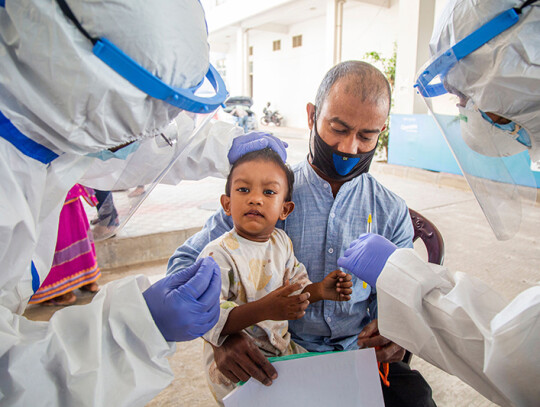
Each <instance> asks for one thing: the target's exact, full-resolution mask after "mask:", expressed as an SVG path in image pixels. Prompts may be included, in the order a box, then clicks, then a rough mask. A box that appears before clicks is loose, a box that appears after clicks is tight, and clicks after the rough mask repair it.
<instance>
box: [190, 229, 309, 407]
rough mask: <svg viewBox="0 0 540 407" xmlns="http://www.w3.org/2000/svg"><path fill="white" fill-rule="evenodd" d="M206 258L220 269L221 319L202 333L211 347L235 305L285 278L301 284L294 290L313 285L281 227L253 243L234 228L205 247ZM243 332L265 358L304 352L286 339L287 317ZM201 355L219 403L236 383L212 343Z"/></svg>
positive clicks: (220, 337) (255, 297) (253, 298)
mask: <svg viewBox="0 0 540 407" xmlns="http://www.w3.org/2000/svg"><path fill="white" fill-rule="evenodd" d="M207 256H211V257H212V258H214V260H215V261H216V262H217V263H218V265H219V266H220V268H221V299H220V301H221V313H220V317H219V321H218V322H217V324H216V325H215V326H214V328H212V329H211V330H210V331H209V332H207V333H206V334H205V335H204V336H203V338H204V339H205V340H207V341H208V342H210V343H212V344H213V345H214V346H220V345H221V344H222V343H223V341H224V340H225V339H226V336H223V335H221V331H222V329H223V327H224V326H225V323H226V322H227V318H228V316H229V313H230V312H231V310H232V309H234V308H235V307H237V306H239V305H242V304H246V303H250V302H254V301H257V300H259V299H261V298H262V297H264V296H266V295H267V294H269V293H270V292H272V291H274V290H276V289H277V288H280V287H282V286H283V284H284V283H285V282H286V281H289V282H290V283H291V284H294V283H300V285H301V286H302V288H301V289H300V290H299V291H298V292H297V293H299V292H301V291H302V290H303V288H304V287H305V286H306V285H308V284H310V283H311V282H310V281H309V278H308V275H307V272H306V269H305V267H304V266H303V264H301V263H299V262H298V260H296V257H295V256H294V252H293V247H292V243H291V240H290V239H289V237H288V236H287V235H286V234H285V232H284V231H283V230H279V229H276V230H274V232H273V233H272V235H271V236H270V239H269V240H268V241H266V242H253V241H250V240H247V239H244V238H243V237H241V236H239V235H238V233H236V231H235V230H234V229H233V230H231V231H230V232H227V233H225V234H224V235H222V236H221V237H219V238H218V239H216V240H214V241H213V242H210V243H209V244H208V245H207V246H206V247H205V249H204V250H203V251H202V253H201V257H207ZM295 294H296V293H295ZM244 331H245V332H246V333H247V334H248V335H250V336H251V337H252V338H253V340H254V342H255V344H256V345H257V346H258V347H259V349H261V351H262V352H263V354H264V355H265V356H267V357H269V356H283V355H290V354H293V353H303V352H305V349H303V348H302V347H300V346H297V345H296V344H295V343H294V342H292V341H291V340H290V334H289V332H288V322H287V321H261V322H259V323H258V324H256V325H253V326H250V327H248V328H246V329H245V330H244ZM204 353H205V360H206V361H207V365H206V370H207V380H208V383H209V385H210V388H211V390H212V392H213V394H214V396H215V397H216V399H217V400H218V401H219V400H221V399H222V398H223V397H224V396H225V395H226V394H228V393H229V392H230V391H231V390H232V389H233V388H234V385H233V384H232V383H231V382H230V381H229V380H227V378H225V377H224V376H223V375H222V374H221V373H220V372H219V370H217V368H216V366H215V363H214V357H213V350H212V347H211V346H209V345H208V344H205V347H204Z"/></svg>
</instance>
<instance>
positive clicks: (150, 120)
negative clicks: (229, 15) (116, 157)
mask: <svg viewBox="0 0 540 407" xmlns="http://www.w3.org/2000/svg"><path fill="white" fill-rule="evenodd" d="M68 4H69V7H70V8H71V10H72V11H73V14H74V15H75V17H76V18H77V20H78V21H79V22H80V23H81V25H82V26H83V27H84V29H85V30H86V31H87V32H88V33H89V34H90V35H92V36H95V37H100V38H106V39H108V40H109V41H111V42H113V43H114V44H115V45H116V46H118V47H119V48H120V49H121V50H122V51H123V52H125V53H126V54H127V55H129V56H130V57H131V58H133V59H134V60H135V61H137V62H138V63H139V64H140V65H141V66H142V67H144V68H145V69H147V70H148V71H149V72H150V73H152V74H154V75H156V76H157V77H159V78H161V79H162V80H163V81H164V82H166V83H168V84H170V85H171V86H174V87H180V88H188V87H191V86H194V85H196V84H198V83H199V82H200V81H201V80H202V79H203V77H204V75H205V73H206V72H207V70H208V66H209V61H208V43H207V32H206V29H205V27H206V24H205V21H204V12H203V9H202V6H201V5H200V3H199V2H198V1H170V0H155V1H142V0H117V1H114V2H107V1H96V0H94V1H91V0H83V1H77V2H74V1H68ZM15 44H16V46H14V45H15ZM0 72H2V74H1V75H0V111H1V112H2V113H3V114H4V115H5V116H6V117H7V118H8V119H9V120H10V121H11V122H12V123H13V125H15V127H17V128H18V129H19V130H20V131H21V132H22V133H23V134H25V135H27V136H28V137H30V138H32V139H33V140H35V141H37V142H38V143H40V144H42V145H44V146H45V147H47V148H49V149H51V150H53V151H54V152H56V153H58V154H60V153H62V152H70V153H76V154H87V153H92V152H98V151H101V150H103V149H106V148H111V147H115V146H119V145H122V144H125V143H127V142H129V141H132V140H139V139H144V138H147V137H151V136H155V135H156V134H160V133H162V132H163V131H164V129H165V128H166V127H167V126H168V125H169V124H170V123H171V121H172V120H173V119H174V118H175V117H176V116H177V115H178V113H179V112H180V109H178V108H176V107H174V106H171V105H169V104H167V103H166V102H164V101H162V100H158V99H154V98H152V97H150V96H148V95H147V94H146V93H144V92H142V91H140V90H139V89H138V88H136V87H135V86H133V85H132V84H131V83H129V82H128V81H127V80H126V79H124V78H123V77H122V76H120V75H118V74H117V73H116V72H115V71H113V70H112V69H111V68H110V67H109V66H107V65H106V64H105V63H104V62H102V61H101V60H100V59H99V58H97V57H96V56H95V55H94V54H93V53H92V43H91V42H90V41H89V40H88V39H87V38H86V37H84V36H83V35H82V34H81V33H80V32H79V30H78V29H77V28H76V27H75V26H74V25H73V23H72V22H71V21H69V20H68V19H67V18H66V17H65V15H64V14H63V12H62V11H61V9H60V8H59V6H58V5H57V3H56V2H55V1H49V2H43V1H40V0H13V1H10V0H7V1H6V4H5V7H4V8H2V7H0Z"/></svg>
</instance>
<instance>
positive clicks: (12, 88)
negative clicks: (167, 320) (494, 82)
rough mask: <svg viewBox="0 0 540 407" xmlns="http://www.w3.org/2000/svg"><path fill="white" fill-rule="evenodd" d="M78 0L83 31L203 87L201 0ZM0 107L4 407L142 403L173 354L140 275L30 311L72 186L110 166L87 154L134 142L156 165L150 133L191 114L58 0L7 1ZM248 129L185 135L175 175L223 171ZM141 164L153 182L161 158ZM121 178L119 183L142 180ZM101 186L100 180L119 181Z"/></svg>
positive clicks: (164, 75) (167, 374)
mask: <svg viewBox="0 0 540 407" xmlns="http://www.w3.org/2000/svg"><path fill="white" fill-rule="evenodd" d="M69 3H70V4H69V6H70V8H71V9H72V11H73V14H74V15H76V16H77V18H78V20H79V21H80V23H81V24H82V25H83V26H84V28H85V29H86V31H88V32H89V33H90V34H91V35H94V36H97V37H106V38H107V39H108V40H110V41H111V42H113V43H114V44H115V45H116V46H118V47H119V48H120V49H122V50H123V51H124V52H125V53H126V54H128V55H130V56H131V57H132V58H133V59H134V60H136V61H138V62H139V63H140V64H141V65H142V66H143V67H144V68H145V69H146V70H148V71H149V72H151V73H152V74H153V75H155V76H157V77H159V78H160V79H161V80H163V81H164V82H166V83H168V84H171V86H174V87H177V88H188V87H192V86H195V85H197V84H198V83H199V82H201V80H202V79H203V77H204V76H205V74H206V72H207V71H208V67H209V62H208V43H207V31H206V24H205V20H204V13H203V10H202V7H201V5H200V3H199V2H198V1H189V0H185V1H167V0H158V1H136V0H119V1H114V2H112V1H111V2H108V1H69ZM0 112H1V115H0V119H1V120H0V136H1V137H0V174H2V175H1V177H0V404H2V405H32V404H35V405H114V406H121V405H126V406H133V405H144V404H146V403H147V402H148V401H149V400H150V399H152V398H153V397H154V396H155V395H156V394H157V393H158V392H159V391H160V390H161V389H163V388H164V387H166V386H167V384H168V383H169V382H170V381H171V380H172V372H171V370H170V368H169V365H168V362H167V360H166V356H168V355H171V353H172V352H173V351H174V344H169V343H167V342H166V341H165V339H164V337H163V335H162V333H161V332H160V330H159V329H158V328H157V326H156V324H155V323H154V320H153V319H152V315H151V313H150V311H149V308H148V306H147V303H146V302H145V299H144V298H143V295H142V292H143V291H144V290H145V289H146V288H148V287H149V286H150V284H149V282H148V280H147V279H146V278H145V277H142V276H139V277H134V278H127V279H123V280H120V281H116V282H114V283H111V284H109V285H107V286H105V287H103V288H102V290H101V291H100V292H99V293H98V294H97V295H96V297H95V298H94V300H93V301H92V303H90V304H88V305H86V306H81V307H76V308H71V309H64V310H61V311H58V312H56V313H55V315H54V316H53V317H52V318H51V320H50V321H49V322H34V321H29V320H27V319H25V318H24V317H22V316H21V314H22V312H23V311H24V309H25V307H26V304H27V302H28V299H29V298H30V297H31V295H32V294H33V293H34V291H35V290H36V289H37V288H38V287H39V282H40V281H43V280H44V279H45V276H46V275H47V273H48V272H49V269H50V266H51V262H52V257H53V254H54V247H55V241H56V235H57V228H58V218H59V213H60V210H61V206H62V202H63V200H64V198H65V196H66V193H67V191H68V190H69V189H70V188H71V186H72V185H73V184H74V183H76V182H77V181H78V180H79V179H80V178H81V176H83V174H84V173H85V172H86V171H87V170H88V168H89V167H90V166H91V165H92V164H93V163H96V162H98V163H103V162H102V161H99V159H97V158H91V157H89V156H88V155H87V154H90V153H99V152H100V151H103V150H105V149H108V148H112V147H118V146H122V145H124V144H126V143H129V142H131V141H134V140H137V141H140V146H139V147H138V150H137V152H138V154H140V155H141V156H143V155H144V156H145V157H146V162H147V163H151V162H159V161H160V159H161V158H160V156H159V155H157V156H156V155H153V154H154V153H155V150H156V148H155V147H156V146H155V144H156V143H157V138H156V137H154V136H156V135H158V134H161V133H167V132H168V131H169V132H170V126H171V123H173V121H174V120H175V121H176V122H177V123H179V124H178V128H181V127H182V126H183V124H185V122H186V120H187V119H190V118H192V115H191V114H188V113H185V112H182V111H181V109H179V108H178V107H175V106H172V105H170V104H168V103H166V102H164V101H163V100H158V99H155V98H152V97H150V96H148V95H147V94H146V93H144V92H142V91H141V90H139V89H138V88H137V87H135V86H133V85H132V84H131V83H129V82H128V81H127V80H125V79H124V78H123V77H122V76H120V75H118V74H117V73H116V72H115V71H113V70H111V68H110V67H109V66H107V65H106V64H105V63H103V62H102V61H101V60H99V59H98V58H96V56H95V55H94V54H93V53H92V44H91V43H90V42H89V41H88V39H87V38H85V37H84V36H83V35H81V33H80V32H79V31H78V30H77V28H76V27H75V26H74V25H73V23H72V22H71V21H69V20H68V19H67V18H66V16H65V15H64V14H63V13H62V11H61V10H60V8H59V6H58V4H57V2H55V1H41V0H14V1H10V0H7V1H5V2H4V1H0ZM212 133H214V134H212ZM239 133H241V131H239V130H238V129H233V128H230V127H227V128H223V127H221V128H219V129H217V128H216V126H214V128H211V129H210V130H208V129H204V130H202V131H199V132H197V133H196V134H195V135H194V136H193V137H192V138H191V139H190V143H189V144H188V145H186V143H185V142H179V143H177V144H176V146H175V147H174V148H176V149H183V152H182V154H183V155H184V156H187V157H190V162H189V168H185V169H182V168H184V167H186V166H188V165H187V164H186V161H184V162H181V160H180V162H179V163H178V164H177V165H178V168H177V170H176V171H173V173H172V175H171V176H170V179H169V181H170V182H178V181H179V180H180V178H181V177H191V178H202V177H205V176H208V175H219V174H221V175H224V174H225V173H226V172H227V171H228V169H229V162H228V160H227V153H228V151H229V147H230V146H231V142H232V138H233V136H235V135H238V134H239ZM178 139H179V140H181V135H180V134H179V135H178ZM114 161H116V162H118V163H120V164H121V163H122V161H121V160H118V159H111V160H110V162H109V161H108V162H107V163H109V164H110V165H113V162H114ZM99 166H100V164H98V165H97V166H96V168H99ZM145 170H146V172H145V174H149V175H148V176H150V177H151V176H152V175H150V174H152V170H153V169H152V166H151V165H148V166H147V167H145ZM155 170H156V169H155ZM161 170H162V166H160V167H159V168H158V169H157V170H156V171H161ZM111 171H112V170H111ZM121 173H122V174H123V177H124V179H122V182H123V184H124V185H127V186H133V187H134V186H136V185H137V181H133V182H130V179H129V174H130V171H121ZM175 177H176V178H175ZM173 178H175V179H173ZM87 179H88V180H90V179H91V176H88V177H87ZM101 181H103V182H102V183H101V184H100V187H102V188H104V189H106V188H107V187H108V188H112V187H113V185H111V183H116V182H118V181H117V180H114V181H112V182H109V183H107V180H106V179H102V180H101Z"/></svg>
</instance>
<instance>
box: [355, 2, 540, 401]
mask: <svg viewBox="0 0 540 407" xmlns="http://www.w3.org/2000/svg"><path fill="white" fill-rule="evenodd" d="M523 4H524V1H512V0H505V1H499V0H493V1H490V0H454V1H450V2H449V4H448V5H447V8H446V9H445V11H444V12H443V14H442V17H441V19H440V21H439V23H438V24H437V26H436V28H435V30H434V33H433V37H432V41H431V44H430V49H431V51H432V54H434V55H436V54H439V53H441V52H444V51H446V50H448V49H449V48H450V47H451V46H452V45H453V44H454V43H457V42H458V41H460V40H461V39H463V38H464V37H466V36H468V35H469V34H470V33H471V32H472V31H473V30H475V29H477V28H478V27H480V26H482V25H483V24H485V23H486V22H487V21H489V20H491V19H492V18H494V17H495V16H497V15H498V14H499V13H501V12H503V11H505V10H508V9H510V8H512V7H516V6H521V5H523ZM522 13H523V14H522V16H520V18H519V21H518V22H517V24H515V26H513V27H512V28H510V29H508V30H507V31H504V32H503V33H502V34H500V35H498V36H496V37H495V38H493V39H492V40H491V41H489V42H488V43H486V44H484V45H483V46H481V47H480V48H478V49H477V50H476V51H474V52H473V53H471V54H470V55H467V56H466V57H464V58H463V59H462V60H460V61H459V62H457V63H456V64H455V66H453V67H452V69H450V70H449V71H448V72H447V73H446V75H445V78H444V84H445V87H446V88H447V89H448V90H449V91H451V92H452V93H454V92H457V94H458V95H459V93H461V95H464V97H466V98H471V99H472V100H473V101H474V103H476V105H477V106H478V107H479V108H480V109H481V110H482V111H484V112H493V113H496V114H498V115H500V116H502V117H503V118H506V119H509V120H512V121H513V122H515V123H517V124H519V125H520V126H521V127H522V128H524V129H525V130H527V132H528V135H529V136H530V145H529V146H528V148H526V147H524V146H521V150H528V153H529V155H530V158H531V161H532V163H533V167H534V163H535V161H538V160H539V159H540V155H539V152H540V149H539V145H540V93H539V92H540V88H539V84H540V40H539V39H540V3H539V2H536V3H534V4H531V5H528V7H526V8H524V9H523V11H522ZM462 97H463V96H462ZM434 103H435V102H434ZM454 103H455V102H454ZM482 120H483V119H482ZM469 123H470V121H469ZM478 136H479V137H480V136H484V137H485V136H486V134H478ZM479 140H480V138H479ZM491 141H492V140H490V139H489V138H488V139H485V138H484V142H485V143H490V142H491ZM515 144H516V145H518V146H519V144H518V143H515ZM486 145H487V146H489V144H486ZM498 147H499V148H497V149H496V151H498V152H499V153H500V154H501V155H505V151H504V150H505V148H504V147H503V148H502V149H501V148H500V146H498ZM456 156H457V155H456ZM458 159H459V158H458ZM462 168H463V167H462ZM464 172H465V171H464ZM473 189H474V188H473ZM488 192H489V191H488ZM534 192H536V191H534ZM475 193H476V191H475ZM492 193H493V191H492ZM537 205H538V204H536V209H535V208H534V207H533V208H532V209H531V210H533V211H534V212H536V216H537V215H538V210H537ZM486 215H487V214H486ZM364 249H366V248H364ZM372 249H373V247H372ZM531 250H535V249H534V247H531ZM359 277H360V278H362V275H359ZM376 286H377V293H378V306H379V308H378V310H379V330H380V332H381V334H382V335H383V336H385V337H387V338H389V339H391V340H392V341H394V342H396V343H398V344H399V345H401V346H403V347H405V348H406V349H408V350H410V351H411V352H412V353H414V354H416V355H419V356H420V357H422V358H423V359H425V360H426V361H428V362H430V363H432V364H434V365H436V366H438V367H440V368H441V369H443V370H445V371H447V372H449V373H451V374H453V375H456V376H458V377H459V378H461V379H462V380H463V381H464V382H466V383H468V384H469V385H470V386H472V387H473V388H475V389H476V390H477V391H479V392H480V393H481V394H483V395H484V396H485V397H487V398H489V399H490V400H492V401H494V402H496V403H498V404H500V405H505V406H506V405H515V406H537V405H538V403H539V400H540V387H539V386H538V385H537V383H538V382H539V381H540V286H534V287H531V288H529V289H527V290H526V291H524V292H522V293H521V294H519V295H518V296H517V297H516V298H515V299H514V300H513V301H511V302H508V301H507V300H505V299H503V298H502V297H501V296H500V295H499V294H497V293H496V292H494V291H493V290H491V289H490V288H489V287H488V286H487V285H486V284H484V283H483V282H481V281H480V280H477V279H475V278H473V277H471V276H468V275H467V274H466V273H460V272H458V273H453V272H450V271H449V270H447V269H446V268H444V267H440V266H437V265H433V264H428V263H425V262H424V261H423V260H421V259H420V258H419V257H418V255H417V254H416V253H415V252H414V251H412V250H406V249H398V250H396V251H395V252H394V253H393V254H392V255H391V256H390V257H389V258H388V261H386V265H385V266H384V269H383V270H382V273H381V274H380V276H379V278H378V280H377V283H376Z"/></svg>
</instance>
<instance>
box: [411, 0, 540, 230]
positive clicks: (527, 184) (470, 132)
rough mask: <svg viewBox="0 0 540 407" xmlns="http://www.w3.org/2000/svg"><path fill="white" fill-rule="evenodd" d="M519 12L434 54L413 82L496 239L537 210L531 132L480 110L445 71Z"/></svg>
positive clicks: (513, 20) (508, 13) (507, 14)
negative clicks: (530, 152)
mask: <svg viewBox="0 0 540 407" xmlns="http://www.w3.org/2000/svg"><path fill="white" fill-rule="evenodd" d="M528 3H529V4H530V3H531V2H528ZM520 13H521V10H520V9H509V10H507V11H505V12H503V13H501V14H499V15H498V16H497V17H495V18H494V19H492V20H491V21H489V22H487V23H486V24H484V25H483V26H482V27H480V28H479V29H477V30H476V31H474V32H472V33H471V34H470V35H469V36H467V37H465V38H463V39H462V40H461V41H459V42H458V43H456V44H455V45H454V46H453V47H451V48H450V49H448V50H447V51H445V52H444V53H442V54H440V55H438V56H437V57H435V58H433V59H432V61H430V62H429V63H428V64H426V67H425V68H424V69H422V71H421V73H420V74H419V76H418V79H417V82H416V84H415V87H416V88H417V90H418V92H419V93H420V95H421V96H422V97H423V99H424V101H425V103H426V105H427V107H428V109H429V111H430V113H431V114H432V115H433V117H434V119H435V121H436V123H437V125H438V127H439V128H440V130H441V132H442V134H443V135H444V137H445V139H446V141H447V143H448V145H449V147H450V149H451V150H452V153H453V155H454V157H455V158H456V161H457V163H458V165H459V167H460V169H461V171H462V173H463V175H464V176H465V178H466V179H467V182H468V183H469V185H470V187H471V189H472V191H473V193H474V195H475V197H476V199H477V201H478V203H479V204H480V207H481V208H482V211H483V212H484V214H485V216H486V218H487V220H488V222H489V224H490V226H491V228H492V229H493V231H494V233H495V235H496V237H497V239H499V240H507V239H510V238H512V237H513V236H515V235H516V233H518V232H519V231H520V228H521V227H522V224H523V222H524V221H526V219H527V217H529V216H534V215H531V213H533V214H534V213H536V215H539V214H538V212H540V211H539V210H538V203H537V194H538V188H539V184H540V183H539V180H540V173H538V172H535V171H532V166H531V160H530V157H529V154H528V149H529V148H530V146H531V140H530V135H529V133H528V131H527V128H525V127H522V126H521V125H520V124H519V123H516V122H514V121H512V120H510V119H509V118H504V117H500V116H498V115H495V114H492V113H490V112H484V111H482V110H481V109H480V108H479V107H478V106H476V104H475V103H474V101H473V100H472V99H471V98H468V97H467V96H466V95H465V94H464V93H466V91H467V90H466V89H461V90H458V89H453V88H452V87H451V86H449V85H448V83H446V81H445V76H446V74H447V73H448V72H449V71H450V70H451V69H452V67H454V66H455V65H456V64H459V60H460V59H462V58H465V57H466V56H467V55H469V54H470V53H472V52H474V51H475V50H476V49H478V48H479V47H481V46H482V45H483V44H485V43H486V42H488V41H489V40H491V39H492V38H494V37H496V36H497V35H499V34H500V33H502V32H503V31H505V30H507V29H508V28H510V27H512V26H513V25H514V24H516V23H517V21H518V20H519V15H520ZM486 69H489V67H486ZM517 97H518V96H517ZM538 114H540V112H538Z"/></svg>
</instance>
